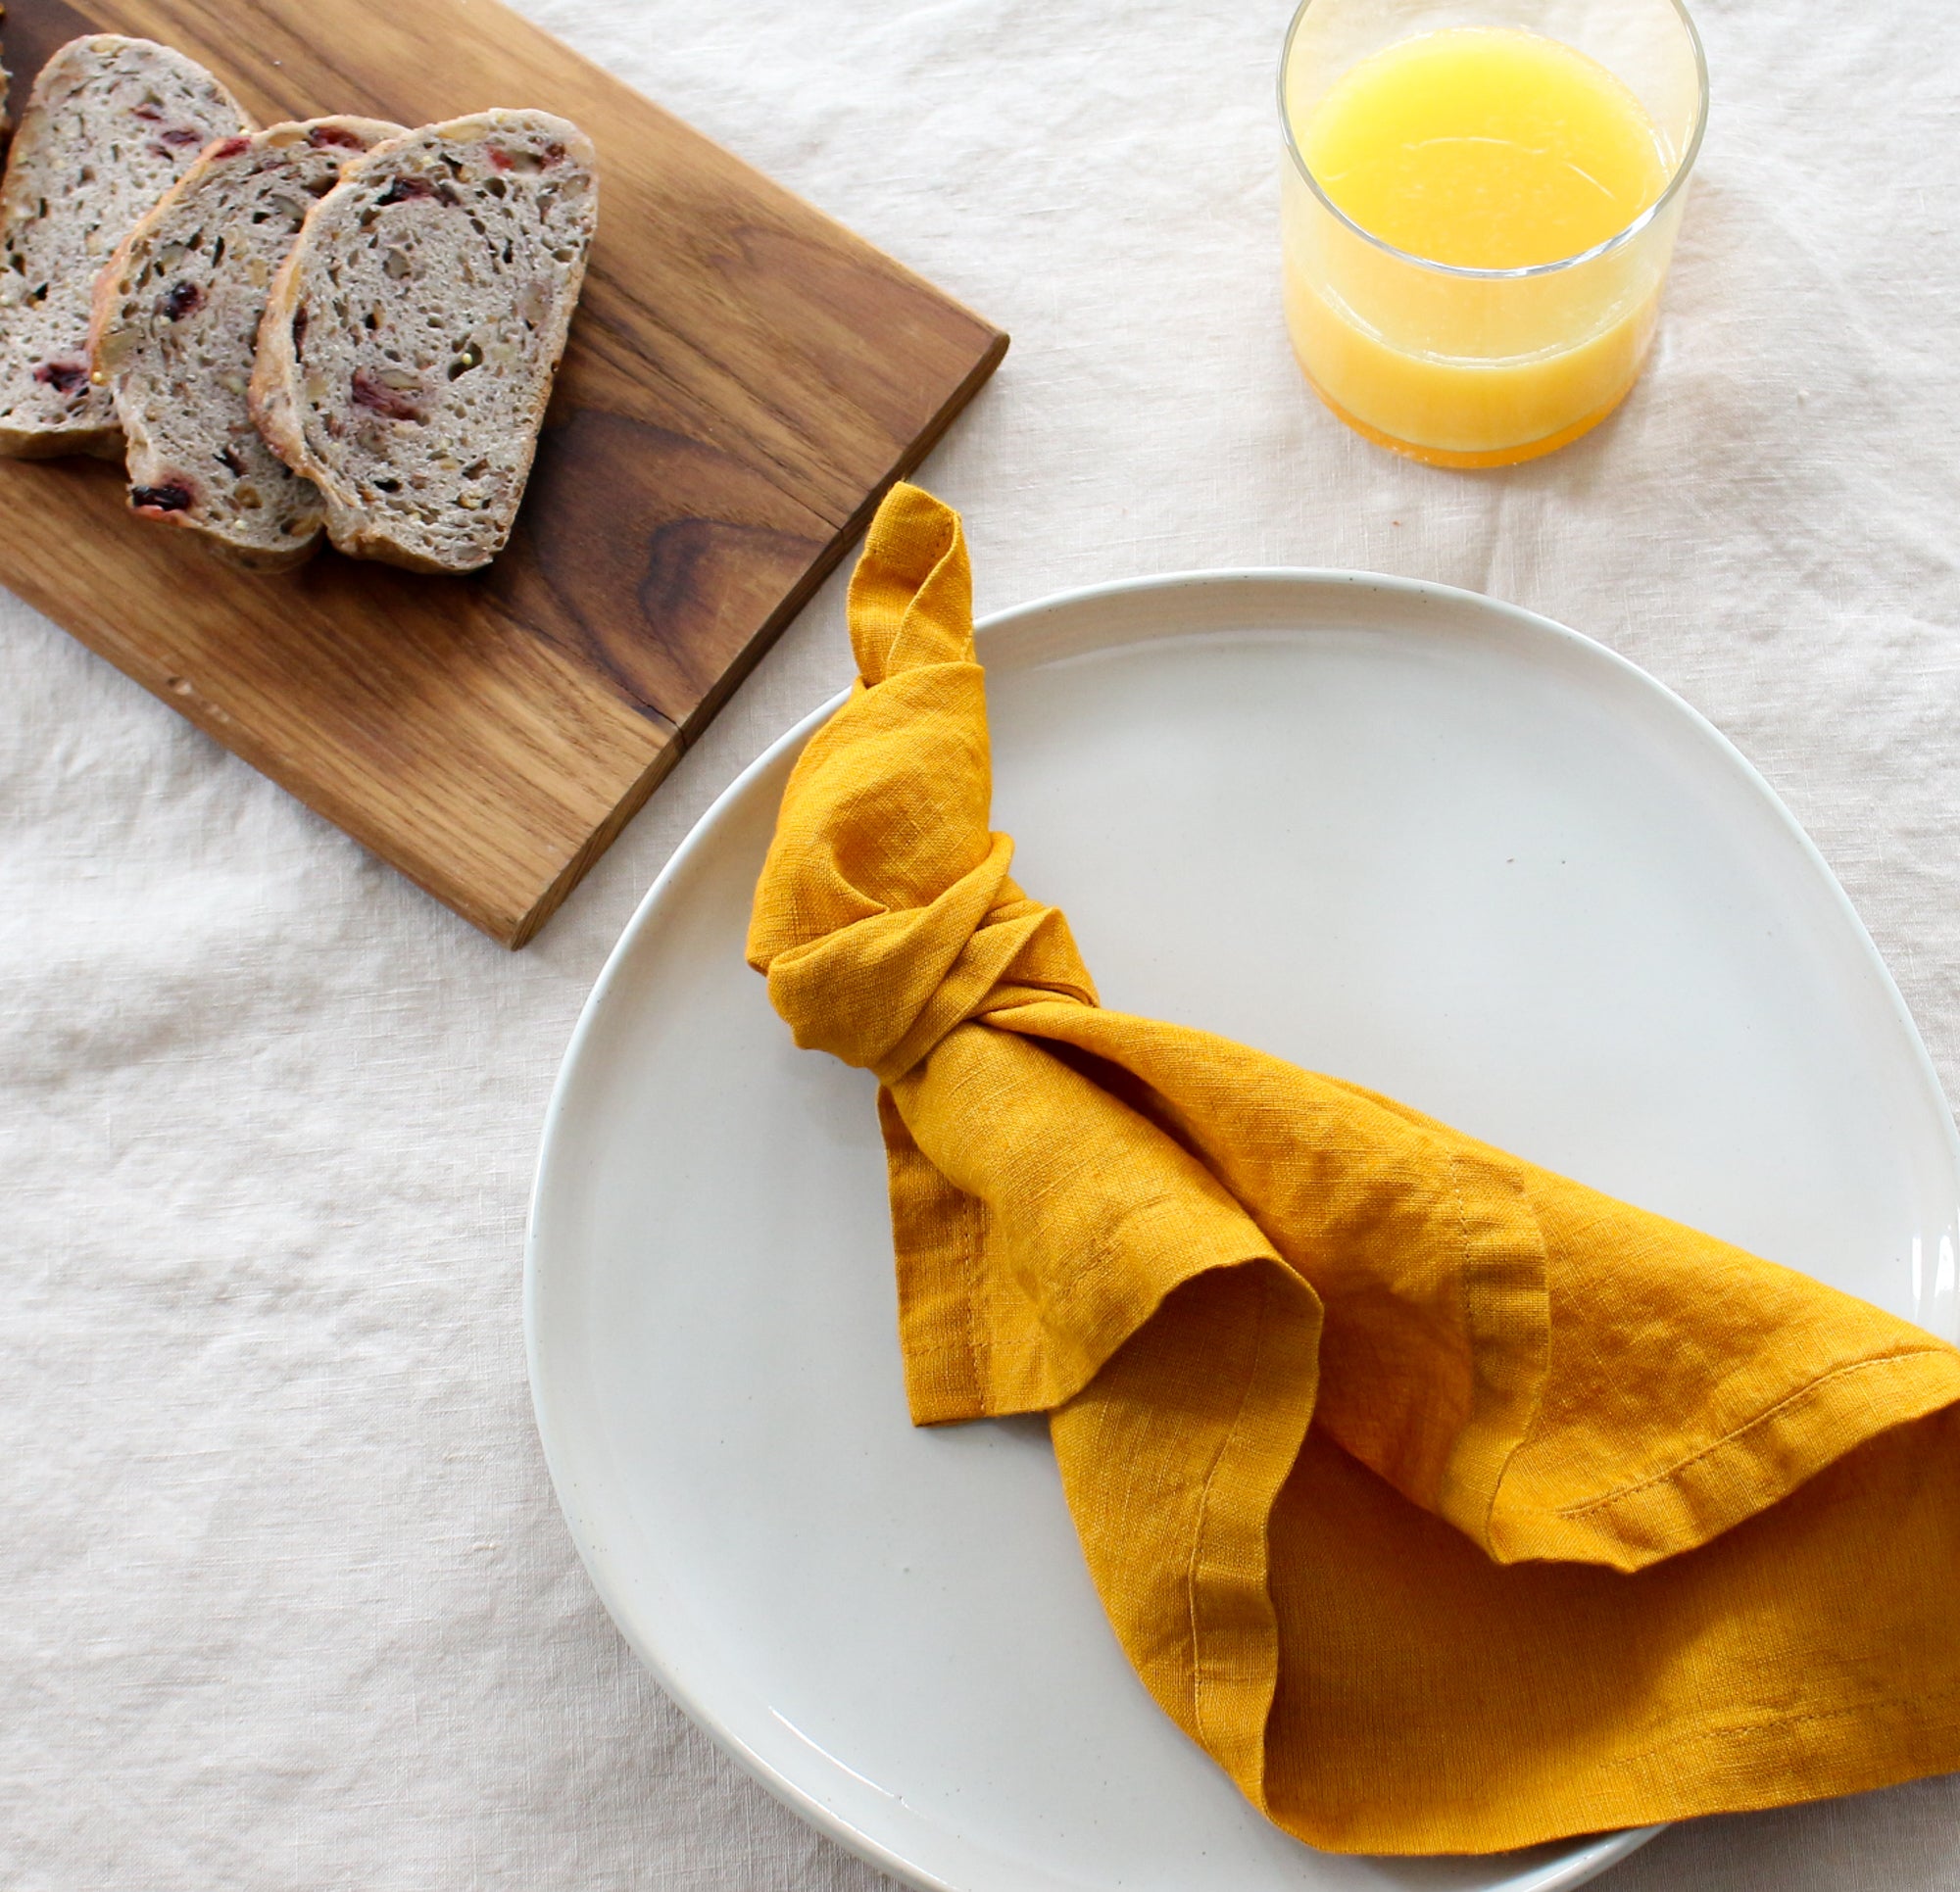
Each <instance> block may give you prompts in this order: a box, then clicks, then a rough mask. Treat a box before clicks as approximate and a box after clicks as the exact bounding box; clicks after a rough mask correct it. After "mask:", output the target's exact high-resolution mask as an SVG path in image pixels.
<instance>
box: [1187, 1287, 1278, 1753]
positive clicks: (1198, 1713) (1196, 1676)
mask: <svg viewBox="0 0 1960 1892" xmlns="http://www.w3.org/2000/svg"><path fill="white" fill-rule="evenodd" d="M1271 1305H1272V1292H1271V1288H1270V1286H1269V1285H1268V1284H1267V1282H1266V1280H1265V1279H1264V1276H1263V1272H1262V1273H1261V1276H1260V1280H1259V1312H1258V1316H1257V1319H1256V1322H1255V1324H1254V1326H1253V1329H1252V1358H1251V1361H1250V1364H1249V1365H1248V1367H1247V1369H1246V1377H1245V1380H1244V1381H1243V1382H1242V1383H1241V1384H1240V1387H1239V1404H1238V1406H1237V1407H1236V1408H1235V1409H1234V1410H1233V1413H1232V1423H1231V1424H1230V1425H1229V1426H1227V1427H1226V1429H1225V1436H1224V1437H1223V1438H1221V1439H1220V1440H1219V1441H1218V1449H1217V1451H1216V1452H1214V1453H1213V1454H1212V1457H1211V1464H1210V1467H1209V1469H1208V1470H1207V1471H1206V1472H1205V1474H1204V1489H1203V1490H1202V1491H1201V1492H1200V1493H1199V1494H1198V1528H1197V1530H1196V1531H1194V1532H1193V1533H1192V1541H1191V1561H1190V1562H1189V1563H1188V1564H1187V1565H1186V1566H1185V1573H1184V1583H1185V1603H1186V1609H1187V1613H1188V1615H1189V1618H1190V1622H1191V1719H1192V1722H1193V1725H1194V1726H1196V1727H1197V1729H1198V1731H1199V1738H1200V1740H1203V1739H1204V1657H1203V1654H1202V1647H1201V1640H1200V1632H1199V1626H1198V1617H1199V1610H1198V1590H1199V1577H1198V1569H1199V1564H1200V1563H1201V1560H1202V1557H1203V1552H1204V1545H1205V1541H1206V1539H1207V1538H1208V1536H1209V1535H1210V1515H1211V1487H1212V1486H1213V1485H1214V1484H1215V1483H1216V1482H1217V1481H1218V1472H1219V1468H1220V1467H1221V1466H1222V1465H1223V1464H1224V1463H1225V1459H1226V1455H1227V1454H1228V1453H1229V1452H1230V1451H1231V1449H1232V1442H1233V1440H1234V1439H1236V1438H1237V1437H1238V1436H1239V1432H1240V1429H1241V1428H1242V1427H1243V1426H1244V1425H1245V1423H1246V1408H1247V1406H1248V1405H1250V1403H1251V1398H1252V1388H1253V1386H1254V1385H1255V1384H1257V1383H1258V1378H1259V1361H1260V1359H1261V1358H1262V1357H1263V1355H1264V1353H1265V1348H1266V1316H1267V1314H1268V1312H1269V1310H1270V1308H1271ZM1205 1745H1206V1746H1209V1745H1210V1744H1209V1742H1206V1743H1205Z"/></svg>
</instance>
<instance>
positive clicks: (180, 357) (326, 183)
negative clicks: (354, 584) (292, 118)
mask: <svg viewBox="0 0 1960 1892" xmlns="http://www.w3.org/2000/svg"><path fill="white" fill-rule="evenodd" d="M402 135H403V129H402V127H401V126H400V125H398V124H386V123H383V122H381V121H378V120H375V119H348V118H330V119H310V120H308V121H306V122H304V123H301V124H275V125H271V126H269V127H268V128H267V129H266V130H264V131H260V132H255V133H254V134H252V135H251V136H250V137H247V136H244V135H240V136H238V137H235V138H224V139H221V140H220V141H219V142H218V143H217V144H215V145H212V146H210V147H209V148H208V149H207V150H206V151H205V153H204V155H203V156H202V157H200V158H199V159H198V161H197V162H196V163H195V164H194V165H192V166H191V168H190V170H187V171H186V172H185V173H184V174H183V176H182V177H181V178H180V179H179V180H178V181H177V182H176V183H175V184H173V185H172V187H171V189H170V190H169V191H167V192H166V193H165V194H164V198H163V201H162V202H161V203H160V204H158V205H157V207H156V208H155V209H154V210H152V211H151V212H150V213H149V215H148V216H146V217H145V218H143V219H142V220H141V221H140V222H139V223H138V224H137V225H136V227H135V228H134V229H133V230H131V231H130V232H129V234H128V236H127V237H126V238H124V240H123V245H122V247H121V248H120V249H118V251H117V252H116V255H115V256H114V258H113V259H111V261H110V264H109V267H107V268H106V269H104V270H103V272H102V274H101V276H100V277H99V278H98V280H97V282H96V285H95V323H94V326H93V328H92V329H91V330H90V332H89V338H88V339H89V353H90V356H91V359H92V360H93V363H94V366H95V379H96V381H97V383H98V384H99V385H106V386H107V387H108V389H109V391H110V393H111V395H112V396H113V397H114V398H115V402H116V417H117V419H118V420H119V421H121V423H122V426H123V435H124V437H125V439H126V440H127V442H128V458H129V505H130V507H131V508H132V509H134V510H135V511H136V513H137V514H138V515H139V516H141V517H143V518H149V519H161V520H163V521H165V522H166V523H167V524H170V525H174V526H180V527H183V528H185V529H187V530H189V531H192V532H196V533H199V534H201V535H202V536H203V537H204V540H205V543H206V544H207V545H208V546H209V547H210V549H211V550H212V551H214V552H216V553H218V554H219V555H220V556H221V557H223V558H229V559H230V560H231V561H232V562H233V563H235V564H242V565H245V566H248V567H250V568H251V569H253V570H257V571H277V570H280V569H282V568H284V567H285V566H287V565H296V564H298V563H299V562H300V561H301V559H303V558H306V557H307V556H308V555H309V554H310V553H311V552H312V551H313V550H314V548H315V546H316V545H317V544H318V542H319V534H320V529H321V527H322V526H323V525H324V523H325V519H326V509H325V507H324V506H323V505H322V504H321V502H320V497H319V488H318V487H316V486H315V485H314V484H313V482H312V481H311V480H306V479H302V478H301V477H300V476H299V475H298V474H297V473H294V472H292V471H290V470H289V469H288V468H287V466H286V464H285V462H284V461H281V460H280V459H279V458H278V457H277V456H276V455H275V454H274V453H273V452H272V450H271V449H270V447H268V446H267V445H266V443H265V441H264V440H263V439H262V438H261V437H260V434H259V430H258V428H257V427H255V426H254V425H253V424H252V412H251V406H250V403H249V401H248V399H247V396H248V393H249V389H250V384H251V379H252V364H253V361H254V358H255V356H256V354H257V350H258V342H259V319H260V317H261V316H262V315H264V314H265V313H266V295H267V291H268V290H269V289H270V286H271V281H272V276H273V272H274V271H275V270H276V269H277V268H278V267H279V265H280V264H281V263H283V262H284V261H285V258H286V252H287V251H288V250H290V249H291V248H292V246H293V240H294V238H295V237H297V236H298V235H299V233H300V226H301V225H302V224H303V223H304V222H305V221H306V218H307V213H308V212H309V211H311V210H312V209H313V207H314V205H315V204H316V203H317V202H319V199H320V198H322V197H324V196H325V195H326V193H327V192H328V191H330V190H331V189H332V188H333V186H334V184H335V183H336V182H337V181H338V180H339V177H340V171H341V167H342V166H343V165H345V164H347V163H348V162H349V161H350V160H351V159H354V158H358V157H360V156H361V155H362V153H364V152H366V151H367V150H368V149H369V148H370V147H371V146H373V145H377V144H379V143H380V142H381V141H382V140H383V139H386V138H399V137H401V136H402Z"/></svg>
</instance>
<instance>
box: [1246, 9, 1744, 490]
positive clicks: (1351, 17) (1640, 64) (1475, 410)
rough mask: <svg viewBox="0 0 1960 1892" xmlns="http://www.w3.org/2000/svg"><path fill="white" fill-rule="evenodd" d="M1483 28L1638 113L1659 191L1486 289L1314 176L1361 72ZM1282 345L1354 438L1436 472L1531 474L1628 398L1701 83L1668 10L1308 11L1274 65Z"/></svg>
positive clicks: (1682, 180) (1484, 275)
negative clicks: (1337, 199) (1560, 58)
mask: <svg viewBox="0 0 1960 1892" xmlns="http://www.w3.org/2000/svg"><path fill="white" fill-rule="evenodd" d="M1462 26H1485V27H1500V28H1510V29H1512V30H1523V31H1526V32H1532V33H1538V34H1541V35H1543V36H1544V37H1545V38H1548V39H1554V40H1560V41H1563V42H1564V44H1566V45H1567V46H1570V47H1572V48H1575V49H1576V50H1577V51H1579V52H1581V53H1584V54H1586V55H1587V56H1588V57H1590V58H1592V59H1593V60H1595V61H1596V62H1597V63H1598V64H1599V65H1601V66H1603V67H1604V68H1605V69H1606V70H1607V72H1609V73H1612V74H1613V75H1614V76H1615V77H1617V78H1618V79H1619V80H1620V82H1621V83H1622V84H1623V85H1625V86H1626V87H1627V88H1628V89H1629V90H1630V91H1631V92H1632V93H1633V94H1634V95H1635V97H1636V98H1638V99H1639V101H1640V102H1641V105H1642V107H1643V108H1644V110H1645V112H1646V114H1647V117H1648V118H1649V119H1650V120H1651V121H1652V124H1653V127H1654V133H1655V137H1656V139H1657V141H1658V143H1659V146H1660V157H1661V162H1662V166H1663V168H1664V170H1665V174H1666V182H1665V184H1664V185H1663V187H1662V188H1661V191H1660V194H1659V196H1658V197H1657V198H1656V199H1655V200H1654V202H1652V203H1651V204H1650V205H1648V206H1647V208H1646V209H1645V210H1643V211H1642V212H1641V213H1640V215H1639V216H1637V217H1636V218H1633V220H1632V221H1631V222H1629V223H1628V224H1627V225H1626V226H1625V227H1624V228H1623V229H1621V230H1619V231H1618V232H1617V233H1616V234H1614V235H1612V236H1610V237H1608V238H1606V239H1605V240H1604V241H1603V242H1600V243H1597V244H1594V245H1593V247H1592V248H1591V249H1588V250H1585V251H1582V252H1581V253H1580V254H1579V255H1577V256H1571V257H1566V258H1563V259H1560V260H1559V261H1556V262H1551V263H1542V264H1534V265H1531V266H1529V267H1522V268H1511V269H1478V268H1468V267H1461V266H1457V265H1451V264H1445V263H1436V262H1431V261H1429V260H1427V259H1425V258H1422V257H1418V256H1411V255H1408V254H1407V253H1405V252H1403V251H1401V250H1398V249H1397V248H1395V247H1394V245H1392V244H1390V243H1387V242H1384V241H1383V240H1382V239H1381V238H1379V237H1377V236H1374V235H1372V234H1371V233H1370V232H1369V231H1367V230H1365V229H1363V228H1362V227H1361V225H1360V224H1358V223H1356V222H1355V221H1354V220H1353V219H1352V218H1349V217H1348V216H1347V215H1346V214H1345V213H1343V212H1342V211H1341V210H1339V209H1338V208H1337V207H1336V206H1335V204H1334V202H1333V200H1332V198H1331V197H1330V196H1329V195H1328V193H1327V192H1326V190H1325V189H1323V188H1322V186H1321V184H1320V182H1319V181H1318V180H1317V179H1316V178H1315V177H1314V175H1313V173H1312V170H1310V169H1309V167H1308V165H1307V162H1306V159H1305V157H1304V155H1303V154H1304V152H1305V150H1306V149H1307V146H1308V140H1307V137H1306V135H1305V133H1306V127H1307V126H1308V125H1309V124H1310V122H1311V121H1312V118H1313V113H1314V109H1315V107H1316V106H1318V105H1319V103H1320V101H1321V100H1322V99H1323V98H1324V97H1325V96H1326V95H1327V92H1328V91H1329V89H1330V88H1331V87H1332V86H1333V85H1335V84H1336V83H1337V82H1338V81H1339V80H1340V79H1341V78H1342V77H1343V76H1344V75H1345V74H1346V73H1348V72H1349V71H1350V70H1351V69H1352V68H1353V67H1354V66H1355V65H1357V64H1358V63H1359V62H1360V61H1362V60H1364V59H1367V58H1368V57H1370V56H1371V55H1372V54H1375V53H1378V52H1380V51H1382V50H1383V49H1384V48H1386V47H1388V46H1391V45H1394V44H1396V43H1397V42H1399V41H1401V40H1404V39H1408V38H1411V37H1413V36H1415V35H1416V34H1419V33H1430V32H1437V31H1442V30H1444V29H1446V28H1451V27H1462ZM1279 95H1280V121H1281V125H1282V127H1283V129H1284V132H1285V138H1286V152H1285V155H1284V158H1283V160H1282V164H1283V177H1282V198H1281V233H1282V247H1283V252H1284V266H1285V295H1286V314H1287V326H1288V328H1289V330H1290V331H1291V334H1292V337H1293V345H1294V352H1295V353H1296V355H1298V357H1299V364H1300V367H1301V369H1302V370H1303V371H1304V373H1305V375H1306V378H1307V380H1308V382H1309V383H1310V384H1311V385H1312V387H1313V389H1314V391H1315V392H1316V393H1317V394H1318V395H1319V396H1320V398H1321V399H1322V400H1323V401H1324V402H1326V404H1327V405H1328V407H1330V408H1331V409H1333V411H1334V412H1335V413H1336V414H1338V415H1339V416H1340V417H1341V418H1342V419H1343V420H1345V421H1346V422H1347V423H1348V426H1350V427H1352V428H1353V429H1354V430H1355V431H1356V432H1357V433H1360V434H1363V435H1365V436H1366V437H1367V438H1368V439H1370V440H1372V441H1375V442H1376V443H1377V444H1379V445H1381V446H1384V447H1391V448H1394V449H1395V450H1396V451H1397V453H1403V454H1408V455H1410V456H1412V457H1413V458H1415V459H1417V460H1421V461H1429V462H1430V463H1431V464H1434V465H1442V466H1501V465H1508V464H1509V463H1511V462H1512V461H1521V460H1531V459H1535V458H1536V457H1537V456H1538V455H1540V454H1548V453H1550V452H1551V451H1552V450H1553V449H1554V448H1557V447H1562V446H1564V445H1565V444H1566V443H1567V442H1568V441H1572V440H1576V439H1578V438H1579V436H1580V435H1581V434H1583V433H1585V432H1587V431H1588V430H1589V429H1591V428H1593V427H1594V426H1596V425H1597V424H1598V423H1599V422H1600V421H1601V420H1603V419H1604V418H1605V417H1606V415H1607V414H1609V413H1610V412H1612V411H1613V410H1614V409H1615V408H1616V407H1617V406H1618V405H1619V404H1620V402H1621V401H1622V400H1623V399H1624V398H1625V397H1626V394H1627V391H1628V389H1629V388H1631V387H1632V386H1633V384H1634V382H1635V380H1636V379H1637V378H1638V377H1639V375H1640V371H1641V367H1642V364H1643V363H1644V361H1645V360H1646V355H1647V349H1648V346H1649V344H1650V343H1651V342H1652V340H1653V331H1654V318H1655V314H1656V311H1657V309H1658V306H1659V302H1660V294H1661V285H1662V283H1663V281H1664V280H1665V278H1666V275H1667V267H1668V262H1669V259H1670V258H1671V256H1672V255H1673V252H1674V239H1675V232H1676V230H1677V229H1678V228H1679V227H1680V223H1681V212H1682V205H1683V202H1684V200H1685V198H1686V195H1687V184H1688V178H1689V172H1690V171H1691V169H1692V168H1693V164H1694V158H1695V153H1696V151H1697V150H1698V149H1699V148H1700V144H1701V134H1702V130H1703V127H1704V125H1705V124H1706V122H1707V118H1708V72H1707V66H1706V63H1705V61H1704V60H1703V57H1702V52H1701V41H1700V38H1699V36H1698V35H1697V34H1696V32H1695V30H1694V25H1693V23H1692V22H1691V20H1690V19H1689V17H1688V15H1687V13H1686V12H1685V11H1684V9H1683V8H1682V7H1681V6H1680V4H1679V3H1678V0H1302V4H1301V6H1300V8H1299V12H1298V13H1296V14H1295V16H1294V20H1293V25H1292V27H1291V28H1290V30H1289V31H1288V33H1287V39H1286V48H1285V51H1284V53H1283V54H1282V56H1281V60H1280V83H1279Z"/></svg>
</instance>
